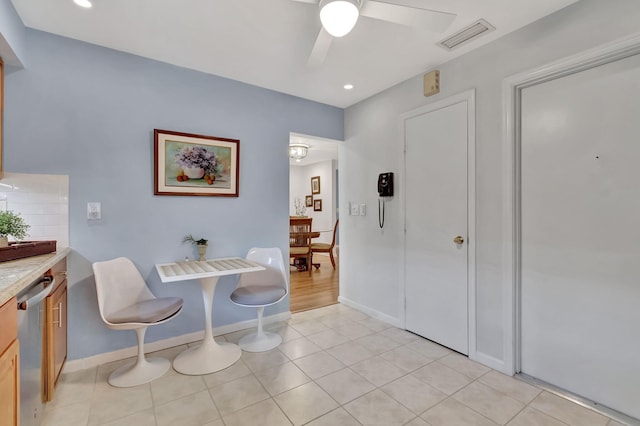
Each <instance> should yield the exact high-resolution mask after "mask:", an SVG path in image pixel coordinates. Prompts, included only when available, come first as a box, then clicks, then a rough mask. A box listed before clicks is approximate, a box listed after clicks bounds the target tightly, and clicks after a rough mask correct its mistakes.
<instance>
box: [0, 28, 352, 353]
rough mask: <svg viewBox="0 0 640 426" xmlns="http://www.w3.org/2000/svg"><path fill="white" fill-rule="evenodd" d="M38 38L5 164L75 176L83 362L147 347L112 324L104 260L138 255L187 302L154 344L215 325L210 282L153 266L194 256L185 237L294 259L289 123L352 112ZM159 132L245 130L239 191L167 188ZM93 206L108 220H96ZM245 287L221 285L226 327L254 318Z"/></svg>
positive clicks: (154, 284) (76, 293)
mask: <svg viewBox="0 0 640 426" xmlns="http://www.w3.org/2000/svg"><path fill="white" fill-rule="evenodd" d="M26 47H27V49H28V54H29V63H28V66H27V67H26V68H25V69H24V70H22V71H19V72H15V73H13V74H11V75H9V76H7V78H6V81H5V85H6V99H5V147H4V155H5V169H6V170H7V171H11V172H23V173H52V174H68V175H69V177H70V190H69V191H70V192H69V193H70V195H69V209H70V211H69V218H70V244H71V247H72V249H73V250H74V253H73V255H72V256H71V258H70V272H69V280H70V290H69V315H70V316H69V333H70V334H69V358H70V359H78V358H83V357H87V356H90V355H93V354H98V353H102V352H108V351H112V350H116V349H119V348H122V347H127V346H132V345H134V344H135V337H134V334H133V333H122V332H112V331H109V330H108V329H106V328H105V327H104V326H103V325H102V323H101V322H100V321H99V317H98V314H97V304H96V299H95V289H94V282H93V278H92V276H91V266H90V264H91V262H94V261H98V260H105V259H109V258H113V257H117V256H127V257H130V258H131V259H132V260H133V261H134V262H135V263H136V264H137V266H138V267H139V269H140V271H141V272H142V274H143V276H144V277H145V278H146V279H147V282H148V283H149V285H150V286H151V288H152V290H153V291H154V292H155V293H156V294H158V295H179V296H181V297H183V298H184V299H185V309H184V310H183V313H182V314H181V315H180V316H179V317H178V318H176V320H174V321H171V322H169V323H167V324H165V325H163V326H161V327H154V328H152V329H150V330H149V332H148V338H147V341H154V340H158V339H161V338H166V337H170V336H177V335H181V334H185V333H189V332H193V331H197V330H201V329H202V328H203V318H204V317H203V315H204V314H203V307H202V300H201V294H200V288H199V286H198V284H197V282H195V281H190V282H186V283H178V284H162V283H161V282H160V280H159V278H158V275H157V273H156V271H155V269H154V268H153V265H154V264H155V263H157V262H169V261H174V260H177V259H183V258H184V257H185V256H186V255H188V256H190V257H191V258H193V257H194V256H195V250H194V249H193V248H192V247H190V246H188V245H186V244H182V243H181V241H182V238H183V237H184V235H186V234H193V235H194V236H198V237H200V236H202V237H206V238H208V239H209V243H210V247H209V253H208V254H209V257H218V256H244V255H245V253H246V252H247V250H248V249H249V248H250V247H252V246H263V247H264V246H279V247H280V248H281V249H282V250H283V252H284V253H285V256H286V253H287V251H288V214H289V207H288V200H289V161H288V156H287V145H288V141H289V132H297V133H303V134H309V135H316V136H321V137H325V138H331V139H342V136H343V110H342V109H339V108H334V107H330V106H327V105H322V104H318V103H314V102H310V101H306V100H303V99H300V98H295V97H292V96H289V95H284V94H281V93H277V92H273V91H269V90H265V89H261V88H257V87H254V86H250V85H247V84H243V83H239V82H236V81H232V80H228V79H224V78H220V77H216V76H211V75H207V74H203V73H200V72H195V71H190V70H186V69H183V68H179V67H175V66H171V65H167V64H163V63H159V62H155V61H152V60H148V59H144V58H141V57H138V56H134V55H130V54H126V53H121V52H117V51H113V50H110V49H105V48H100V47H96V46H94V45H90V44H86V43H82V42H78V41H75V40H71V39H66V38H62V37H57V36H53V35H51V34H47V33H43V32H39V31H34V30H30V29H27V30H26ZM154 128H159V129H165V130H174V131H181V132H188V133H196V134H203V135H213V136H219V137H225V138H234V139H240V187H239V191H240V196H239V197H238V198H227V197H184V196H183V197H177V196H154V195H153V129H154ZM89 201H99V202H101V203H102V217H103V219H102V221H100V222H98V223H89V222H88V221H87V219H86V204H87V202H89ZM234 285H235V279H234V278H231V277H225V278H223V279H221V280H220V281H219V283H218V288H217V290H216V295H215V305H214V318H213V325H214V327H217V326H221V325H225V324H230V323H234V322H237V321H241V320H247V319H252V318H254V316H255V311H254V310H250V309H243V308H238V307H236V306H235V305H232V304H231V303H230V302H229V301H228V295H229V293H230V292H231V291H232V289H233V287H234ZM288 309H289V306H288V300H287V301H286V303H281V304H278V305H276V306H274V307H273V308H272V309H271V310H270V311H268V312H267V314H269V313H276V312H283V311H287V310H288Z"/></svg>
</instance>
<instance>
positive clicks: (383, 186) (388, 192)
mask: <svg viewBox="0 0 640 426" xmlns="http://www.w3.org/2000/svg"><path fill="white" fill-rule="evenodd" d="M378 195H380V196H381V197H393V173H392V172H386V173H380V175H378Z"/></svg>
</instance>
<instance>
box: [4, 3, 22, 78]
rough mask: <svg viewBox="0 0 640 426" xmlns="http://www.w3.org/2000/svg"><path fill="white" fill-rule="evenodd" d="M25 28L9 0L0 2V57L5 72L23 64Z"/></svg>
mask: <svg viewBox="0 0 640 426" xmlns="http://www.w3.org/2000/svg"><path fill="white" fill-rule="evenodd" d="M24 56H25V28H24V25H22V21H21V20H20V17H19V16H18V13H17V12H16V10H15V8H14V7H13V4H12V3H11V0H0V57H2V59H3V60H4V63H5V65H7V70H6V72H7V73H9V72H12V71H13V70H14V69H15V68H17V67H21V66H22V64H24V61H25V59H24Z"/></svg>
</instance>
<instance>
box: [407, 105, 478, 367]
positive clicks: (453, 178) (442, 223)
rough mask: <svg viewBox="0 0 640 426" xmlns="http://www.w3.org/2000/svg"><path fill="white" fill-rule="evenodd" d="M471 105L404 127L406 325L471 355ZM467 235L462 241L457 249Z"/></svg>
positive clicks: (446, 108) (427, 114) (428, 114)
mask: <svg viewBox="0 0 640 426" xmlns="http://www.w3.org/2000/svg"><path fill="white" fill-rule="evenodd" d="M467 107H468V105H467V101H466V100H464V101H459V102H457V103H454V104H450V105H447V106H444V107H442V108H438V109H435V110H432V111H428V112H424V113H421V114H419V115H416V116H414V117H410V118H407V119H406V120H405V121H404V131H405V143H406V150H407V151H406V155H405V173H406V174H405V176H406V186H407V187H406V210H405V215H406V227H407V232H406V239H405V296H406V308H405V309H406V312H405V321H406V327H407V330H410V331H413V332H415V333H417V334H419V335H421V336H424V337H426V338H428V339H430V340H433V341H436V342H438V343H440V344H442V345H444V346H447V347H449V348H452V349H455V350H456V351H458V352H462V353H464V354H467V353H468V350H469V345H468V341H469V331H468V323H469V321H468V300H467V298H468V284H467V273H468V271H467V256H468V244H467V231H468V228H467V136H468V134H467V129H468V127H467V126H468V123H467V120H468V116H467ZM456 236H461V237H462V238H463V239H464V243H462V244H456V243H454V241H453V240H454V238H455V237H456Z"/></svg>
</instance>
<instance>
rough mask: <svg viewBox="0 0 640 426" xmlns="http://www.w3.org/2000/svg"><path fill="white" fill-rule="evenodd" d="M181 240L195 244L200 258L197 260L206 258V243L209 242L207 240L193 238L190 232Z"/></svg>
mask: <svg viewBox="0 0 640 426" xmlns="http://www.w3.org/2000/svg"><path fill="white" fill-rule="evenodd" d="M182 242H183V243H191V244H193V245H195V246H196V247H197V249H198V255H199V256H200V258H199V259H198V260H200V261H204V260H207V258H206V254H207V243H208V242H209V240H205V239H204V238H200V239H196V238H193V236H192V235H191V234H189V235H187V236H186V237H184V239H183V240H182Z"/></svg>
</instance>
